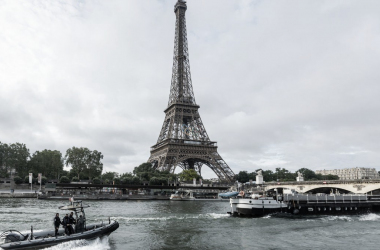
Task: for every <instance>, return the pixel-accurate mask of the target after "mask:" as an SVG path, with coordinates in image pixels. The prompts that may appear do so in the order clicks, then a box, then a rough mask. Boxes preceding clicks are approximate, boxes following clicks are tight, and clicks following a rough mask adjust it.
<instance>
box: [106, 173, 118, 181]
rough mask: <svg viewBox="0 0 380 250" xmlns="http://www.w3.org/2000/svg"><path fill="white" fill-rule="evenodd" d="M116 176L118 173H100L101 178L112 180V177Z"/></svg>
mask: <svg viewBox="0 0 380 250" xmlns="http://www.w3.org/2000/svg"><path fill="white" fill-rule="evenodd" d="M117 176H118V173H116V172H105V173H104V174H102V179H103V180H106V179H108V180H113V179H114V178H116V177H117Z"/></svg>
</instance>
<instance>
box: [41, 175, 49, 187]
mask: <svg viewBox="0 0 380 250" xmlns="http://www.w3.org/2000/svg"><path fill="white" fill-rule="evenodd" d="M47 181H48V179H47V178H46V177H45V176H42V178H41V182H42V185H45V184H46V183H47Z"/></svg>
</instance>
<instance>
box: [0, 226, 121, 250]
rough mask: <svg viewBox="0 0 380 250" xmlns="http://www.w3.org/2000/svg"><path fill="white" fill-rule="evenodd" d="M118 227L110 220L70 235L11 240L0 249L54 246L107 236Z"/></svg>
mask: <svg viewBox="0 0 380 250" xmlns="http://www.w3.org/2000/svg"><path fill="white" fill-rule="evenodd" d="M118 228H119V223H118V222H117V221H112V222H111V223H110V224H107V225H103V226H100V227H94V228H93V229H90V230H87V231H85V232H83V233H75V234H72V235H70V236H58V237H48V238H40V239H33V240H30V241H29V240H24V241H18V242H12V243H7V244H2V245H0V248H2V249H20V250H21V249H22V250H30V249H43V248H47V247H51V246H55V245H58V244H61V243H63V242H67V241H73V240H83V239H85V240H91V239H95V238H98V237H102V236H107V235H109V234H111V233H112V232H113V231H115V230H116V229H118Z"/></svg>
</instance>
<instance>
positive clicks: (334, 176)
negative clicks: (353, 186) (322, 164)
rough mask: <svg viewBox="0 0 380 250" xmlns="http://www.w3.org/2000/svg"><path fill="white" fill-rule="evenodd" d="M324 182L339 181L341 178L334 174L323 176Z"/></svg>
mask: <svg viewBox="0 0 380 250" xmlns="http://www.w3.org/2000/svg"><path fill="white" fill-rule="evenodd" d="M322 180H339V176H337V175H332V174H328V175H322Z"/></svg>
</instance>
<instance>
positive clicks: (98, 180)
mask: <svg viewBox="0 0 380 250" xmlns="http://www.w3.org/2000/svg"><path fill="white" fill-rule="evenodd" d="M92 183H93V184H101V181H100V179H99V178H98V177H95V178H94V179H92Z"/></svg>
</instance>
